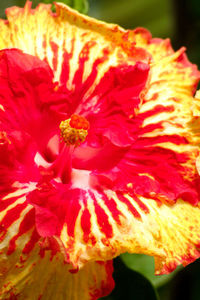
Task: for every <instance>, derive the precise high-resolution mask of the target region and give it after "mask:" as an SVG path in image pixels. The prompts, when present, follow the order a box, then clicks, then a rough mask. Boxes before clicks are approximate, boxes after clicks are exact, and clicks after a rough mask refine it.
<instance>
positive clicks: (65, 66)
mask: <svg viewBox="0 0 200 300" xmlns="http://www.w3.org/2000/svg"><path fill="white" fill-rule="evenodd" d="M74 41H75V39H72V40H71V45H72V48H71V52H66V50H65V49H64V48H63V51H64V53H63V63H62V71H61V74H60V82H61V83H62V84H66V82H67V81H68V79H69V71H70V66H69V61H70V59H71V58H72V54H73V52H74Z"/></svg>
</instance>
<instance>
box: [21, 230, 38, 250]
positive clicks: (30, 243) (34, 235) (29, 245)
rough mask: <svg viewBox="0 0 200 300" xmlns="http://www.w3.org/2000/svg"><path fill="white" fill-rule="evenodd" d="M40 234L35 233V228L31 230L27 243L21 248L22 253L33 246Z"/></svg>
mask: <svg viewBox="0 0 200 300" xmlns="http://www.w3.org/2000/svg"><path fill="white" fill-rule="evenodd" d="M39 239H40V236H39V234H38V233H37V231H36V230H34V231H33V233H32V235H31V238H30V240H29V241H28V243H27V244H26V245H25V247H24V249H23V250H22V253H24V254H29V253H30V252H31V250H32V249H33V248H34V246H35V244H36V243H37V242H38V241H39Z"/></svg>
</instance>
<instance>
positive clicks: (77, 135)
mask: <svg viewBox="0 0 200 300" xmlns="http://www.w3.org/2000/svg"><path fill="white" fill-rule="evenodd" d="M89 127H90V125H89V122H88V121H87V120H86V118H84V117H82V116H79V115H76V114H74V115H72V116H71V118H69V119H67V120H64V121H61V123H60V126H59V128H60V130H61V137H62V138H63V140H64V142H65V144H66V145H67V146H71V145H74V146H79V145H80V144H81V143H83V142H84V141H85V139H86V137H87V135H88V129H89Z"/></svg>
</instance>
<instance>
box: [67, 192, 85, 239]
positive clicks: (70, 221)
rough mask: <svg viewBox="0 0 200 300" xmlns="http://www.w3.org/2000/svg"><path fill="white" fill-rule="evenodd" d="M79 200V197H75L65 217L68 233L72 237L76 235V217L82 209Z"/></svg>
mask: <svg viewBox="0 0 200 300" xmlns="http://www.w3.org/2000/svg"><path fill="white" fill-rule="evenodd" d="M78 201H79V198H77V199H73V202H72V203H71V204H69V205H68V210H67V213H66V218H65V223H66V224H67V232H68V235H69V236H71V237H74V229H75V223H76V219H77V216H78V214H79V211H80V209H81V206H80V204H79V202H78Z"/></svg>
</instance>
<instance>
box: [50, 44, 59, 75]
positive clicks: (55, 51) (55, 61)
mask: <svg viewBox="0 0 200 300" xmlns="http://www.w3.org/2000/svg"><path fill="white" fill-rule="evenodd" d="M50 46H51V50H52V52H53V70H54V71H55V70H56V69H57V65H58V45H57V44H56V43H54V42H50Z"/></svg>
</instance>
